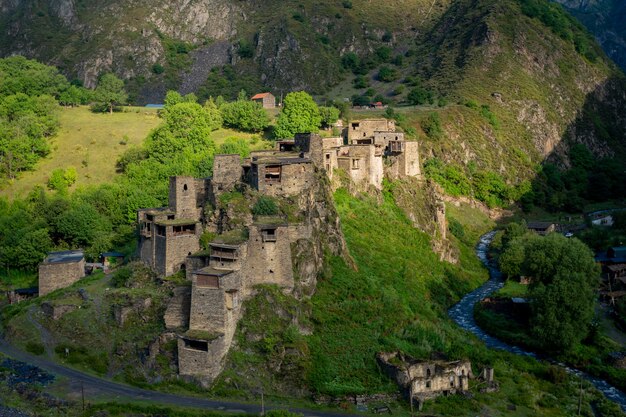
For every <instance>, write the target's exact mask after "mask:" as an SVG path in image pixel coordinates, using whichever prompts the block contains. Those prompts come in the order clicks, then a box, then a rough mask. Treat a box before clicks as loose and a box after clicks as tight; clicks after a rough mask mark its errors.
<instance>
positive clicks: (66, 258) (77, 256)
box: [43, 249, 85, 264]
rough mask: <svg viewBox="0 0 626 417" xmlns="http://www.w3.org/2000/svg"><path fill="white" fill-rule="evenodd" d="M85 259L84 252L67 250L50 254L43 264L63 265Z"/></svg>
mask: <svg viewBox="0 0 626 417" xmlns="http://www.w3.org/2000/svg"><path fill="white" fill-rule="evenodd" d="M84 258H85V254H84V253H83V251H82V250H80V249H78V250H65V251H60V252H50V253H48V256H46V259H44V261H43V263H45V264H63V263H72V262H80V261H82V260H83V259H84Z"/></svg>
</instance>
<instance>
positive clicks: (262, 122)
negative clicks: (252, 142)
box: [218, 90, 270, 132]
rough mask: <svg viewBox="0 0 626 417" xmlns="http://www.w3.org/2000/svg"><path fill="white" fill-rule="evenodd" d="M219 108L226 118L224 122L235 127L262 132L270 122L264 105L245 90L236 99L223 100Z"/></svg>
mask: <svg viewBox="0 0 626 417" xmlns="http://www.w3.org/2000/svg"><path fill="white" fill-rule="evenodd" d="M219 101H220V100H218V102H219ZM219 109H220V112H221V113H222V117H223V118H224V124H225V125H226V126H229V127H232V128H235V129H239V130H243V131H246V132H261V131H263V130H264V129H266V128H267V127H268V126H269V124H270V119H269V116H268V115H267V112H266V111H265V110H264V109H263V106H262V105H261V104H260V103H257V102H255V101H252V100H250V99H249V98H248V95H247V94H246V92H245V91H244V90H242V91H240V92H239V96H238V97H237V100H236V101H233V102H223V103H222V104H221V105H220V106H219Z"/></svg>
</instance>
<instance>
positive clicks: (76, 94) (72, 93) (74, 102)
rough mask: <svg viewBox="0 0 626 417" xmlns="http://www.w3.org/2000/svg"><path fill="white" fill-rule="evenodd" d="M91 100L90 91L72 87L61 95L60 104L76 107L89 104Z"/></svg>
mask: <svg viewBox="0 0 626 417" xmlns="http://www.w3.org/2000/svg"><path fill="white" fill-rule="evenodd" d="M90 98H91V92H90V91H89V90H87V89H85V88H83V87H78V86H75V85H71V86H69V87H68V88H67V89H66V90H64V91H63V92H61V94H60V95H59V104H61V105H63V106H68V107H75V106H78V105H80V104H87V103H88V102H89V99H90Z"/></svg>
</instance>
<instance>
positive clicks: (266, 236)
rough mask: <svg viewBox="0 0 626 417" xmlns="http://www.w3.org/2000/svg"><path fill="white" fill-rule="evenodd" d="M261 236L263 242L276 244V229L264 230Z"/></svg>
mask: <svg viewBox="0 0 626 417" xmlns="http://www.w3.org/2000/svg"><path fill="white" fill-rule="evenodd" d="M262 236H263V242H276V229H265V230H263V232H262Z"/></svg>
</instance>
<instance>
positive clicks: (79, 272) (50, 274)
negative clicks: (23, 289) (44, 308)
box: [39, 250, 85, 296]
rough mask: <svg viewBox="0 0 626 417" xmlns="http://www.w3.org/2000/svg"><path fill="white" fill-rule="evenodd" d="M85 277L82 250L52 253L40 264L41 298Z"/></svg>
mask: <svg viewBox="0 0 626 417" xmlns="http://www.w3.org/2000/svg"><path fill="white" fill-rule="evenodd" d="M84 276H85V255H84V254H83V251H82V250H67V251H61V252H50V253H48V256H46V258H45V259H44V261H43V262H42V263H40V264H39V296H44V295H46V294H49V293H51V292H52V291H54V290H58V289H59V288H65V287H69V286H70V285H72V284H73V283H75V282H76V281H78V280H79V279H81V278H82V277H84Z"/></svg>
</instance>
